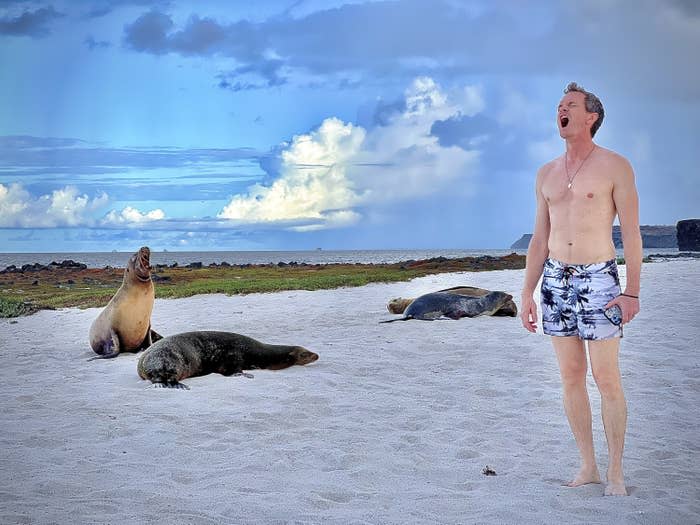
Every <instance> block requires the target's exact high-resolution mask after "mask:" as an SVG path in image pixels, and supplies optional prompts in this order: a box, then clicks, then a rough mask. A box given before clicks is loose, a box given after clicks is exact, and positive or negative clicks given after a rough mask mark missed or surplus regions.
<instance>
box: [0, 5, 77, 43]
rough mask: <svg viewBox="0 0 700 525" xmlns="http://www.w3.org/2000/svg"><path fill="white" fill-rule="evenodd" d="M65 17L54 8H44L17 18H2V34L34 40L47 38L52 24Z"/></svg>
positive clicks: (0, 30) (0, 21)
mask: <svg viewBox="0 0 700 525" xmlns="http://www.w3.org/2000/svg"><path fill="white" fill-rule="evenodd" d="M63 16H64V15H63V14H61V13H59V12H57V11H56V10H55V9H54V8H53V6H48V7H42V8H40V9H36V10H35V11H25V12H24V13H22V14H21V15H19V16H16V17H6V18H1V19H0V34H2V35H11V36H29V37H32V38H41V37H45V36H47V35H49V33H51V29H50V25H51V22H53V21H54V20H57V19H59V18H62V17H63Z"/></svg>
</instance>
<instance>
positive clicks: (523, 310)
mask: <svg viewBox="0 0 700 525" xmlns="http://www.w3.org/2000/svg"><path fill="white" fill-rule="evenodd" d="M520 320H521V321H522V323H523V326H524V327H525V329H526V330H527V331H528V332H532V333H533V334H534V333H535V332H537V304H535V300H534V299H533V298H532V295H528V296H523V298H522V304H521V305H520Z"/></svg>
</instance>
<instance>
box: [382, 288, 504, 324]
mask: <svg viewBox="0 0 700 525" xmlns="http://www.w3.org/2000/svg"><path fill="white" fill-rule="evenodd" d="M512 299H513V297H512V296H511V295H509V294H507V293H505V292H489V293H487V294H486V295H483V296H481V297H471V296H466V295H460V294H454V293H450V292H448V291H445V292H433V293H428V294H425V295H421V296H420V297H418V298H417V299H414V300H413V301H412V302H411V303H410V304H409V305H408V307H407V308H406V310H405V311H404V313H403V314H404V316H403V317H402V318H400V319H391V320H388V321H381V322H382V323H392V322H394V321H408V320H409V319H420V320H423V321H432V320H434V319H440V318H441V317H449V318H450V319H460V318H462V317H477V316H479V315H493V314H494V313H495V312H497V311H498V310H499V309H500V308H501V307H502V306H503V305H504V304H505V303H507V302H508V301H510V300H512Z"/></svg>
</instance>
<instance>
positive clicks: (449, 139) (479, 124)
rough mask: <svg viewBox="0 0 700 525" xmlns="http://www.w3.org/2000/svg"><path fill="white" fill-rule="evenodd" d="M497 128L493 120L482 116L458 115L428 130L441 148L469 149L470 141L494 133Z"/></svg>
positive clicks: (439, 121)
mask: <svg viewBox="0 0 700 525" xmlns="http://www.w3.org/2000/svg"><path fill="white" fill-rule="evenodd" d="M498 128H499V126H498V125H497V123H496V122H495V121H494V120H493V119H491V118H489V117H486V116H484V115H481V114H478V115H474V116H473V117H468V116H466V115H460V116H456V117H452V118H449V119H447V120H438V121H436V122H435V123H434V124H433V126H432V128H431V129H430V134H431V135H433V136H436V137H437V138H438V140H439V142H440V145H441V146H445V147H449V146H460V147H462V148H464V149H470V148H469V143H470V141H473V140H474V139H477V138H478V137H482V136H484V135H486V136H488V135H491V134H493V133H496V132H497V131H498Z"/></svg>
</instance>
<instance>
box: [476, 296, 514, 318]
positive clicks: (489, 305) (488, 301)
mask: <svg viewBox="0 0 700 525" xmlns="http://www.w3.org/2000/svg"><path fill="white" fill-rule="evenodd" d="M512 299H513V296H512V295H510V294H507V293H505V292H491V293H488V294H486V295H485V296H484V297H483V300H484V301H485V306H486V311H487V313H488V314H489V315H493V314H494V313H495V312H497V311H498V310H499V309H500V308H501V307H502V306H503V305H504V304H506V303H507V302H508V301H510V300H512Z"/></svg>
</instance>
